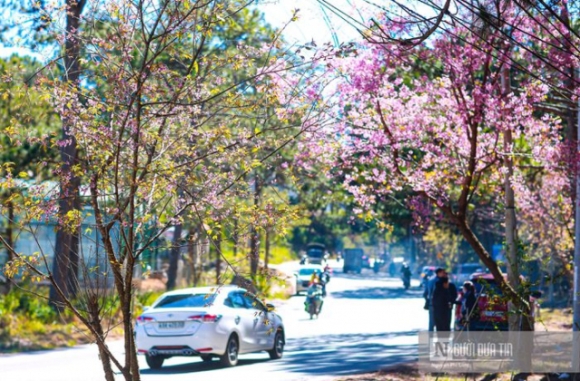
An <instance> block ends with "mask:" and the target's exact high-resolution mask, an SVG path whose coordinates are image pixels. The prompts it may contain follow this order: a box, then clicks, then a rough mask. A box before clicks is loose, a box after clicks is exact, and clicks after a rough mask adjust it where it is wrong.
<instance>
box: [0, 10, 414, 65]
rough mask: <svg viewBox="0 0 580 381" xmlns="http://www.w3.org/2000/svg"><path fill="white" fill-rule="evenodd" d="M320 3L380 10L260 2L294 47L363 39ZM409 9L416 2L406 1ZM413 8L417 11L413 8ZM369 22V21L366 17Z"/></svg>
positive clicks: (0, 53)
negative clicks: (296, 11) (296, 17)
mask: <svg viewBox="0 0 580 381" xmlns="http://www.w3.org/2000/svg"><path fill="white" fill-rule="evenodd" d="M319 1H327V2H328V3H329V4H332V6H334V7H336V8H337V9H339V10H340V11H343V12H345V13H346V14H348V15H350V16H352V17H353V18H354V19H355V20H357V21H359V22H363V23H365V24H366V22H365V20H364V18H365V17H364V16H363V15H362V14H363V13H365V12H366V15H370V14H371V13H372V12H373V11H374V12H376V10H377V8H375V7H370V8H369V7H368V6H367V3H368V2H367V1H365V0H257V3H258V5H257V6H258V8H259V9H260V10H261V11H262V12H264V17H265V19H266V21H267V22H268V23H270V24H271V25H272V26H274V27H277V28H282V27H284V26H286V28H285V30H284V34H283V35H284V39H285V40H286V41H287V42H288V43H290V44H304V43H306V42H310V41H315V42H316V44H317V45H321V44H323V43H325V42H331V43H333V44H335V45H336V44H337V43H343V42H350V41H353V40H360V38H361V36H360V34H359V33H358V32H357V31H356V29H355V28H354V27H353V26H352V25H349V24H348V23H347V22H345V21H343V20H341V19H340V18H339V17H338V16H336V15H335V14H334V13H333V12H331V11H329V10H328V9H327V8H325V7H323V6H321V5H320V2H319ZM404 2H405V3H407V5H411V4H413V1H409V0H406V1H404ZM377 3H380V4H382V5H388V4H390V3H391V2H390V1H382V2H381V1H377ZM355 7H356V8H355ZM413 8H415V7H414V6H413ZM294 9H298V10H299V11H298V20H297V21H295V22H290V19H291V18H292V12H293V10H294ZM366 19H367V20H368V17H366ZM12 53H18V54H21V55H23V54H26V55H32V56H35V57H36V58H39V59H41V60H42V57H41V55H40V54H36V53H34V52H31V51H28V50H25V49H22V48H6V47H2V46H0V57H7V56H9V55H11V54H12Z"/></svg>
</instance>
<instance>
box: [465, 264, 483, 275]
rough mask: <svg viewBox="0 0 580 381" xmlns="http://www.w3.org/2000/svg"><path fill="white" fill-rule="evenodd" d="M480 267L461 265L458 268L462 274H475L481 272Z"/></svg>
mask: <svg viewBox="0 0 580 381" xmlns="http://www.w3.org/2000/svg"><path fill="white" fill-rule="evenodd" d="M482 270H483V269H482V267H481V266H480V265H463V266H461V268H460V272H462V273H463V274H472V273H476V272H480V271H482Z"/></svg>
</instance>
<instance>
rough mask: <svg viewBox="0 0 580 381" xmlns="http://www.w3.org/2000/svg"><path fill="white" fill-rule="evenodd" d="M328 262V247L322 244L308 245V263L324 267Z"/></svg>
mask: <svg viewBox="0 0 580 381" xmlns="http://www.w3.org/2000/svg"><path fill="white" fill-rule="evenodd" d="M327 260H328V253H327V252H326V247H325V246H324V245H323V244H321V243H309V244H308V245H306V263H309V264H313V265H314V264H316V265H322V264H325V263H326V261H327Z"/></svg>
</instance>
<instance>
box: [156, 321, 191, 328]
mask: <svg viewBox="0 0 580 381" xmlns="http://www.w3.org/2000/svg"><path fill="white" fill-rule="evenodd" d="M184 326H185V323H184V322H182V321H168V322H161V323H159V325H158V327H159V329H177V328H183V327H184Z"/></svg>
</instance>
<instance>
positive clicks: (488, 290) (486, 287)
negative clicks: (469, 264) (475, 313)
mask: <svg viewBox="0 0 580 381" xmlns="http://www.w3.org/2000/svg"><path fill="white" fill-rule="evenodd" d="M473 286H474V287H475V292H476V293H478V294H480V293H484V294H487V295H498V296H499V295H501V294H502V292H501V289H500V288H499V286H498V285H497V283H496V282H495V280H491V279H489V280H488V279H478V280H476V281H475V282H473Z"/></svg>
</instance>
